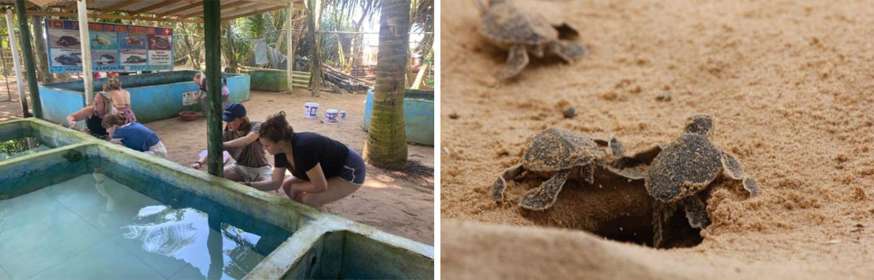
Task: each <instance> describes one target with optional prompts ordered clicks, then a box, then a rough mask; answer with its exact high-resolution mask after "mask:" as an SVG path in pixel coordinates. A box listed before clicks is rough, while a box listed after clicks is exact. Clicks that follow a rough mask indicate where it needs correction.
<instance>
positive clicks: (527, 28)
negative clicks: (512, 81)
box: [477, 0, 586, 79]
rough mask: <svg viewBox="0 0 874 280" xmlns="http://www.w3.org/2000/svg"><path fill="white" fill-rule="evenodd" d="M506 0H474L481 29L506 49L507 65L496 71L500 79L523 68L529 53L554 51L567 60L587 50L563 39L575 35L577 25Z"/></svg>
mask: <svg viewBox="0 0 874 280" xmlns="http://www.w3.org/2000/svg"><path fill="white" fill-rule="evenodd" d="M483 1H488V4H486V3H483ZM509 1H510V0H491V1H489V0H477V4H478V7H479V9H480V12H481V14H482V26H481V28H480V33H481V34H482V35H483V36H484V37H485V38H486V39H488V40H489V41H491V42H492V43H493V44H494V45H496V46H497V47H500V48H502V49H506V50H509V55H508V57H507V61H506V65H505V66H504V69H503V70H501V72H500V73H499V74H498V76H499V78H500V79H509V78H512V77H515V76H516V75H518V74H519V73H520V72H522V69H524V68H525V66H526V65H528V54H529V53H531V54H533V55H534V56H536V57H543V56H544V54H546V53H550V54H555V55H557V56H558V57H560V58H561V59H562V60H564V61H565V62H568V63H570V62H573V61H575V60H577V59H579V58H580V57H582V56H583V55H584V54H585V53H586V49H585V48H584V47H583V46H582V45H580V44H577V43H575V42H573V41H568V40H564V39H562V38H563V37H575V36H577V35H578V33H577V31H576V29H574V28H573V27H571V26H569V25H567V24H565V23H562V24H558V25H553V24H551V23H550V22H549V21H548V20H547V19H546V18H544V17H542V16H539V15H536V14H533V13H527V12H525V11H523V10H521V9H520V8H519V7H517V6H515V5H513V4H512V3H510V2H509ZM560 35H567V36H560Z"/></svg>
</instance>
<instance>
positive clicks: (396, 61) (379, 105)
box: [364, 0, 410, 169]
mask: <svg viewBox="0 0 874 280" xmlns="http://www.w3.org/2000/svg"><path fill="white" fill-rule="evenodd" d="M379 21H380V27H379V54H378V55H377V62H376V85H375V89H374V98H373V116H372V120H371V123H370V129H369V130H368V131H369V133H368V137H367V143H366V144H365V146H364V157H365V158H366V159H367V161H368V162H370V164H373V165H374V166H377V167H382V168H389V169H400V168H403V167H404V166H405V165H406V162H407V136H406V133H405V131H404V85H405V84H406V83H405V79H406V72H407V59H408V57H409V48H410V47H409V44H410V43H409V41H410V0H387V1H385V2H383V4H382V12H381V16H380V20H379Z"/></svg>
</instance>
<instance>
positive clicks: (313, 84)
mask: <svg viewBox="0 0 874 280" xmlns="http://www.w3.org/2000/svg"><path fill="white" fill-rule="evenodd" d="M311 1H312V3H313V4H312V5H310V16H309V17H308V19H307V21H308V22H309V27H310V34H311V37H310V38H312V39H313V41H312V42H313V47H312V48H311V49H310V91H311V92H312V95H313V96H319V93H320V91H321V86H322V56H321V53H320V51H321V47H320V45H321V41H322V40H321V39H322V35H321V34H320V33H319V21H320V17H319V14H320V13H321V10H322V5H321V3H322V1H321V0H311Z"/></svg>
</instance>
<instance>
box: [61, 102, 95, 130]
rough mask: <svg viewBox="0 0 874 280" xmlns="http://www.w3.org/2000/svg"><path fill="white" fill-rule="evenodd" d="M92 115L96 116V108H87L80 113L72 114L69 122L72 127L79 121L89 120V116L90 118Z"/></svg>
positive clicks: (68, 117) (68, 119)
mask: <svg viewBox="0 0 874 280" xmlns="http://www.w3.org/2000/svg"><path fill="white" fill-rule="evenodd" d="M91 114H94V106H85V108H82V110H79V111H78V112H75V113H72V114H70V115H69V116H67V122H69V123H70V125H73V124H75V122H77V121H81V120H84V119H86V118H88V116H90V115H91Z"/></svg>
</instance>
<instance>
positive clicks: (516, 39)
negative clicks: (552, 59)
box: [480, 3, 559, 47]
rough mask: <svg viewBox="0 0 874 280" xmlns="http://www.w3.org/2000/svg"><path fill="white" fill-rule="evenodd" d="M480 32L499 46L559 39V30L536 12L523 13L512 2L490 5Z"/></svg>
mask: <svg viewBox="0 0 874 280" xmlns="http://www.w3.org/2000/svg"><path fill="white" fill-rule="evenodd" d="M482 25H483V26H482V28H480V33H482V34H483V36H485V37H486V38H488V39H489V40H491V41H493V42H495V43H496V44H498V45H499V46H503V47H509V46H511V45H518V44H524V45H540V44H543V43H546V42H551V41H555V40H558V35H559V34H558V30H556V29H555V28H554V27H553V26H552V25H550V24H549V22H548V21H547V20H546V19H544V18H543V17H541V16H538V15H536V14H529V13H523V12H522V11H520V10H519V8H518V7H516V6H513V4H510V3H500V4H495V5H494V6H491V7H489V9H488V10H486V12H485V14H484V15H483V22H482Z"/></svg>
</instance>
